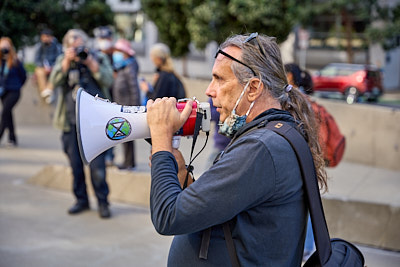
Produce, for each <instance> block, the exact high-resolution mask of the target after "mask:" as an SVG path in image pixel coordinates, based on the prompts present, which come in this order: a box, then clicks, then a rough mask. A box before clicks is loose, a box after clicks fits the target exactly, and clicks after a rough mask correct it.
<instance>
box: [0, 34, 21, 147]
mask: <svg viewBox="0 0 400 267" xmlns="http://www.w3.org/2000/svg"><path fill="white" fill-rule="evenodd" d="M25 81H26V71H25V68H24V66H23V65H22V63H21V62H20V61H19V59H18V57H17V53H16V51H15V47H14V45H13V42H12V40H11V39H10V38H9V37H5V36H4V37H1V38H0V97H1V103H2V106H3V108H2V110H1V121H0V141H1V139H2V137H3V134H4V131H5V130H6V129H7V130H8V143H7V146H10V147H16V146H17V145H18V140H17V136H16V133H15V127H14V119H13V114H12V112H13V108H14V107H15V105H16V104H17V102H18V100H19V98H20V96H21V88H22V86H23V85H24V83H25Z"/></svg>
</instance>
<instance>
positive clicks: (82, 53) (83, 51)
mask: <svg viewBox="0 0 400 267" xmlns="http://www.w3.org/2000/svg"><path fill="white" fill-rule="evenodd" d="M75 53H76V55H77V56H78V57H79V59H80V60H86V59H87V57H88V52H87V48H86V47H85V46H78V47H76V48H75Z"/></svg>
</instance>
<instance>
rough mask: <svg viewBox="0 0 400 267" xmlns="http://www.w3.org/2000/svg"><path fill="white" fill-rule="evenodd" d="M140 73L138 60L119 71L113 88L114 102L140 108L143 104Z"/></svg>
mask: <svg viewBox="0 0 400 267" xmlns="http://www.w3.org/2000/svg"><path fill="white" fill-rule="evenodd" d="M138 72H139V65H138V63H137V61H136V60H133V61H132V62H131V63H130V64H129V65H127V66H125V67H124V68H122V69H119V70H117V75H116V77H115V80H114V84H113V87H112V95H113V101H114V102H116V103H118V104H120V105H128V106H139V105H140V104H141V103H140V89H139V84H138Z"/></svg>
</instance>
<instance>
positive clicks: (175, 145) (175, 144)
mask: <svg viewBox="0 0 400 267" xmlns="http://www.w3.org/2000/svg"><path fill="white" fill-rule="evenodd" d="M180 144H181V136H173V137H172V147H173V148H175V149H178V148H179V145H180Z"/></svg>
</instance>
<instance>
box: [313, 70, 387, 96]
mask: <svg viewBox="0 0 400 267" xmlns="http://www.w3.org/2000/svg"><path fill="white" fill-rule="evenodd" d="M312 80H313V84H314V91H320V92H321V91H322V92H339V93H341V94H343V95H344V96H345V98H346V99H347V102H348V103H353V102H354V101H357V100H358V99H359V97H360V96H365V97H366V99H367V100H368V101H376V100H377V99H378V97H379V96H381V95H382V93H383V86H382V78H381V73H380V71H379V70H378V69H377V68H376V67H373V66H370V65H362V64H345V63H331V64H328V65H327V66H325V67H324V68H322V69H321V70H320V71H319V72H317V74H316V75H314V76H313V77H312Z"/></svg>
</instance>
